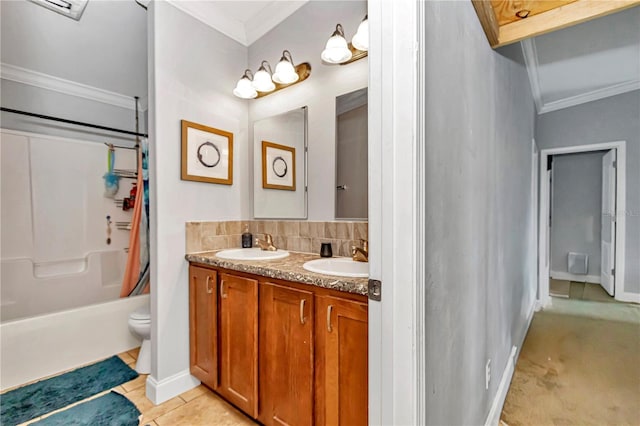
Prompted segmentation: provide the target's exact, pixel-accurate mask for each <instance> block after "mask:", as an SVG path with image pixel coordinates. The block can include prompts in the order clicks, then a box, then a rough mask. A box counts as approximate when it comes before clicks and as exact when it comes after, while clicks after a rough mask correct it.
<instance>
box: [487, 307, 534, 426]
mask: <svg viewBox="0 0 640 426" xmlns="http://www.w3.org/2000/svg"><path fill="white" fill-rule="evenodd" d="M538 306H539V304H538V303H537V302H535V301H534V303H532V304H531V309H529V314H528V316H527V321H525V324H524V327H523V328H522V329H520V332H519V336H518V338H517V340H516V341H517V342H518V343H519V345H518V346H515V345H514V346H513V347H512V348H511V353H510V354H509V359H508V360H507V365H506V366H505V367H504V371H503V372H502V377H501V378H500V385H498V390H497V392H496V396H495V397H494V398H493V403H492V404H491V410H489V414H488V415H487V419H486V420H485V422H484V424H485V426H497V425H498V424H499V423H500V414H501V413H502V408H503V407H504V401H505V400H506V399H507V392H509V386H510V385H511V379H512V378H513V373H514V371H515V367H516V360H517V359H518V355H519V350H518V348H522V345H523V343H524V339H525V338H526V337H527V331H529V326H531V321H532V320H533V314H534V313H535V312H536V310H537V309H536V308H538Z"/></svg>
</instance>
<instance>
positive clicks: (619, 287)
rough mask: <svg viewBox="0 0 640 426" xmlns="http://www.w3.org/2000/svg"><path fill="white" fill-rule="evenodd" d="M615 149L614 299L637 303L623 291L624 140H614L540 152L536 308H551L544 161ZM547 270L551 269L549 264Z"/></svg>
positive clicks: (547, 190) (545, 166)
mask: <svg viewBox="0 0 640 426" xmlns="http://www.w3.org/2000/svg"><path fill="white" fill-rule="evenodd" d="M609 149H615V150H616V152H617V153H616V158H617V159H616V161H617V163H616V215H615V216H616V231H615V233H616V244H615V247H616V260H615V270H616V278H615V286H614V298H615V299H616V300H619V301H621V302H632V301H637V300H636V299H638V297H637V295H635V294H633V293H625V291H624V275H625V274H624V271H625V269H624V268H625V240H626V239H625V235H626V226H625V221H626V220H625V219H626V214H625V213H626V194H627V185H626V176H627V172H626V163H627V155H626V141H614V142H603V143H595V144H590V145H576V146H567V147H562V148H547V149H541V150H540V171H539V173H538V176H539V183H540V198H539V200H540V211H539V216H538V220H539V226H538V306H539V307H542V308H544V307H546V306H550V305H551V296H550V295H549V274H548V273H547V272H546V269H545V261H546V260H548V259H549V245H550V241H549V240H550V234H549V235H548V234H547V232H546V231H547V228H548V226H549V209H550V207H551V206H550V205H549V193H550V190H551V188H550V185H549V180H548V179H547V160H548V158H549V156H550V155H557V154H576V153H580V152H592V151H603V150H609ZM549 270H551V266H550V265H549Z"/></svg>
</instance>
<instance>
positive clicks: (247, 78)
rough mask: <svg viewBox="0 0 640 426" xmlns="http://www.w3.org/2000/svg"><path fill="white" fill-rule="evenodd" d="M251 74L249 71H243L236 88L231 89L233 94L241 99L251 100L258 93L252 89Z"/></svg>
mask: <svg viewBox="0 0 640 426" xmlns="http://www.w3.org/2000/svg"><path fill="white" fill-rule="evenodd" d="M252 80H253V73H252V72H251V70H248V69H247V70H244V74H242V78H240V80H238V84H236V88H235V89H233V94H234V95H236V96H237V97H239V98H242V99H253V98H255V97H257V96H258V92H256V89H254V88H253V82H252Z"/></svg>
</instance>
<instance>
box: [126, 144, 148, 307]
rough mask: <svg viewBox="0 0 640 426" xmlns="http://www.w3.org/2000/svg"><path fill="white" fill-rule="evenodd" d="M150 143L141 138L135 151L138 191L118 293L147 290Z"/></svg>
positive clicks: (134, 292)
mask: <svg viewBox="0 0 640 426" xmlns="http://www.w3.org/2000/svg"><path fill="white" fill-rule="evenodd" d="M148 150H149V143H148V141H147V139H143V140H142V142H141V143H140V150H139V152H138V170H137V172H138V179H137V187H138V193H137V194H136V200H135V203H134V207H133V216H132V218H131V234H130V236H129V256H128V257H127V266H126V268H125V272H124V277H123V279H122V288H121V290H120V297H128V296H133V295H136V294H142V293H148V292H149V285H148V279H149V275H148V269H149V168H148Z"/></svg>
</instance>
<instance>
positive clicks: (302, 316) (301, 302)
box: [300, 299, 307, 324]
mask: <svg viewBox="0 0 640 426" xmlns="http://www.w3.org/2000/svg"><path fill="white" fill-rule="evenodd" d="M306 302H307V300H306V299H302V300H301V301H300V324H304V323H305V319H304V304H305V303H306Z"/></svg>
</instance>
